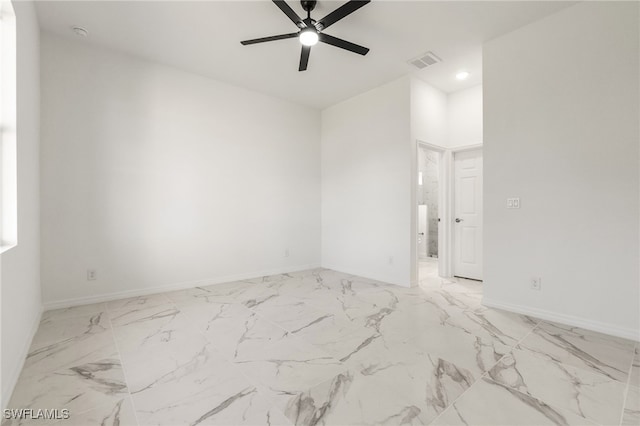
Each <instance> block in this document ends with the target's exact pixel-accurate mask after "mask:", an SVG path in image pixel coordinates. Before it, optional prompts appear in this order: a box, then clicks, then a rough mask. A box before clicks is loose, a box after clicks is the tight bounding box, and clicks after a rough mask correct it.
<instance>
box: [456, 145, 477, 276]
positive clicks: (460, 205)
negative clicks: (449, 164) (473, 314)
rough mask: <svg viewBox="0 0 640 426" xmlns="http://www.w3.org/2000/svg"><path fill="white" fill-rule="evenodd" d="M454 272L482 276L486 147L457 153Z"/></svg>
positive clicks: (457, 274) (462, 274)
mask: <svg viewBox="0 0 640 426" xmlns="http://www.w3.org/2000/svg"><path fill="white" fill-rule="evenodd" d="M453 164H454V166H453V168H454V172H453V173H454V182H453V185H454V208H453V213H454V223H453V235H454V248H453V275H455V276H457V277H464V278H471V279H474V280H481V279H482V151H480V150H475V151H464V152H458V153H455V155H454V159H453Z"/></svg>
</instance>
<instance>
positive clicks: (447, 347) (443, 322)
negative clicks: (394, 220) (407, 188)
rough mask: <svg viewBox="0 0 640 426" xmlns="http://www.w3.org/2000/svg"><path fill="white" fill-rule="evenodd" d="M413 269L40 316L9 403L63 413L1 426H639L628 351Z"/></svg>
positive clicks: (637, 370) (268, 280)
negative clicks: (390, 276) (406, 281)
mask: <svg viewBox="0 0 640 426" xmlns="http://www.w3.org/2000/svg"><path fill="white" fill-rule="evenodd" d="M423 266H424V267H423ZM421 271H423V272H424V274H423V275H422V276H421V279H420V280H419V285H417V286H415V287H411V288H405V287H398V286H393V285H389V284H385V283H382V282H378V281H374V280H369V279H366V278H362V277H358V276H354V275H351V274H344V273H340V272H337V271H332V270H329V269H323V268H316V269H312V270H308V271H298V272H292V273H288V274H277V275H271V276H266V277H258V278H255V279H248V280H241V281H237V282H229V283H222V284H212V285H204V286H200V287H196V288H191V289H185V290H180V291H172V292H168V293H162V294H154V295H150V296H141V297H133V298H128V299H124V300H116V301H110V302H107V303H97V304H93V305H85V306H79V307H74V308H68V309H58V310H53V311H48V312H45V313H44V315H43V317H42V321H41V324H40V326H39V329H38V331H37V333H36V335H35V337H34V339H33V342H32V345H31V348H30V350H29V354H28V357H27V359H26V361H25V365H24V368H23V370H22V372H21V374H20V378H19V380H18V384H17V385H16V387H15V391H14V393H13V396H12V398H11V400H10V406H9V408H20V407H25V408H32V409H38V408H49V409H50V408H58V409H62V408H68V409H70V410H71V418H70V419H68V420H64V421H62V420H61V421H57V422H56V421H55V420H51V421H43V420H38V421H28V420H21V421H15V420H4V421H3V422H2V426H12V425H17V424H20V425H39V426H43V425H47V426H50V425H51V424H57V425H58V426H63V425H73V426H93V425H105V426H106V425H112V426H116V425H117V426H128V425H139V426H147V425H167V426H169V425H170V426H181V425H245V424H246V425H290V424H296V425H336V426H347V425H348V426H356V425H365V424H390V425H398V424H410V425H423V424H430V423H432V422H433V424H473V425H483V424H486V425H492V426H493V425H509V426H512V425H544V424H565V425H574V424H575V425H587V426H590V425H592V424H601V425H602V424H607V425H608V424H616V425H618V424H620V421H621V420H622V422H623V424H638V423H639V422H638V415H639V409H638V407H639V406H640V401H638V397H639V395H638V389H639V388H640V386H637V385H640V383H639V382H640V367H639V365H640V355H639V354H638V352H639V349H640V347H636V344H635V343H633V342H629V341H626V340H624V339H618V338H615V337H611V336H605V335H602V334H599V333H594V332H590V331H586V330H581V329H578V328H574V327H567V326H562V325H559V324H551V323H547V322H539V321H537V320H535V319H533V318H528V317H526V316H522V315H517V314H513V313H509V312H505V311H500V310H496V309H492V308H488V307H485V306H483V305H482V304H481V302H482V284H481V283H478V282H474V281H469V280H465V279H460V278H452V279H443V278H440V277H439V276H438V274H437V261H435V260H432V261H430V262H429V263H428V264H427V265H426V266H425V265H421ZM634 349H635V353H634ZM623 402H624V405H623Z"/></svg>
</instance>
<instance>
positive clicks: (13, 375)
mask: <svg viewBox="0 0 640 426" xmlns="http://www.w3.org/2000/svg"><path fill="white" fill-rule="evenodd" d="M43 311H44V308H43V306H40V312H38V315H36V318H35V321H34V322H33V323H32V324H31V328H30V329H29V336H28V337H29V338H28V339H26V340H25V341H24V344H23V345H22V349H21V350H20V357H19V358H18V359H20V360H21V361H20V364H19V365H18V367H17V368H15V369H14V370H12V371H11V372H10V373H7V372H6V371H3V372H2V374H5V375H8V376H9V379H8V380H7V385H6V388H4V389H2V401H1V403H2V409H3V410H4V409H5V408H7V404H9V401H10V400H11V396H12V395H13V390H14V389H15V387H16V384H17V383H18V378H20V373H21V372H22V368H23V367H24V363H25V361H26V360H27V355H29V349H30V348H31V342H33V338H34V337H35V335H36V332H37V331H38V327H39V326H40V320H41V318H42V312H43Z"/></svg>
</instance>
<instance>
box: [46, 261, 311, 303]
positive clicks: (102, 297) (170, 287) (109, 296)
mask: <svg viewBox="0 0 640 426" xmlns="http://www.w3.org/2000/svg"><path fill="white" fill-rule="evenodd" d="M319 267H320V265H319V264H316V263H313V264H309V265H298V266H291V267H287V268H278V269H270V270H265V271H256V272H250V273H247V274H236V275H227V276H224V277H218V278H211V279H206V280H198V281H187V282H181V283H174V284H167V285H162V286H157V287H148V288H140V289H134V290H125V291H117V292H113V293H103V294H98V295H95V296H86V297H76V298H73V299H63V300H53V301H49V302H45V303H44V310H45V311H49V310H52V309H61V308H70V307H73V306H81V305H90V304H92V303H102V302H110V301H112V300H119V299H126V298H129V297H137V296H148V295H150V294H156V293H165V292H168V291H177V290H186V289H189V288H194V287H200V286H206V285H215V284H224V283H228V282H233V281H240V280H247V279H253V278H256V277H264V276H268V275H278V274H286V273H289V272H298V271H304V270H307V269H314V268H319Z"/></svg>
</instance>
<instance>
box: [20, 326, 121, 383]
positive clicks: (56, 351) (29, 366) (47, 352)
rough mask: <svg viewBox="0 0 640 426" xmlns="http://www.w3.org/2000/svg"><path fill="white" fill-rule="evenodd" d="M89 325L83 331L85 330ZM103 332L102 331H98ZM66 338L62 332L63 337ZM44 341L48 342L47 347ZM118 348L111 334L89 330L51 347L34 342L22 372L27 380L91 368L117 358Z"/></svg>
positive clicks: (58, 341) (109, 331)
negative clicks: (74, 368)
mask: <svg viewBox="0 0 640 426" xmlns="http://www.w3.org/2000/svg"><path fill="white" fill-rule="evenodd" d="M85 325H86V324H85V322H83V323H82V326H79V329H83V327H84V326H85ZM96 330H99V331H96ZM63 334H64V335H65V336H66V334H65V333H64V332H62V331H60V332H59V335H63ZM43 341H47V343H46V344H44V343H43ZM117 352H118V351H117V347H116V344H115V340H114V338H113V334H112V333H111V330H107V329H102V325H100V326H98V327H93V326H87V327H86V331H84V332H83V331H79V332H78V333H75V334H74V335H69V336H68V337H65V338H64V339H63V340H57V341H55V342H52V343H49V342H48V338H47V337H46V336H45V337H43V340H40V339H37V341H36V339H35V338H34V344H33V345H32V348H31V350H30V351H29V353H28V354H27V359H26V360H25V363H24V367H23V370H22V376H23V377H30V376H41V375H43V374H46V373H51V372H53V371H57V370H60V369H63V368H69V367H74V366H76V365H80V364H87V363H90V362H94V361H98V360H100V359H106V358H115V357H117Z"/></svg>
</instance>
